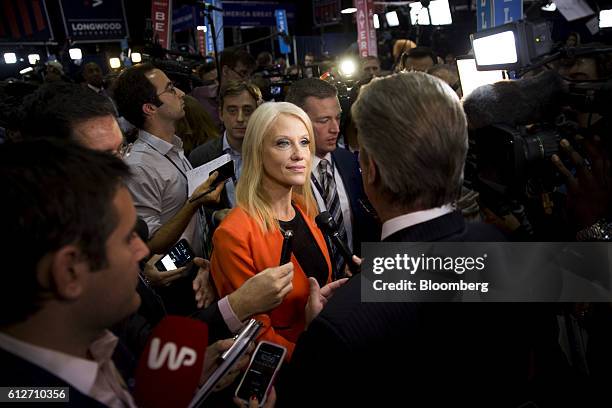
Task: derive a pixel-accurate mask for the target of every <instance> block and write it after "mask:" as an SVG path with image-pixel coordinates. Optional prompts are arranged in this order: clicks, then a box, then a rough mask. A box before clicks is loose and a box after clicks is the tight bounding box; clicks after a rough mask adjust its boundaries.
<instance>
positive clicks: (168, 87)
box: [157, 82, 177, 96]
mask: <svg viewBox="0 0 612 408" xmlns="http://www.w3.org/2000/svg"><path fill="white" fill-rule="evenodd" d="M176 89H177V88H176V85H174V82H170V83H169V84H168V85H166V89H164V90H163V91H161V92H160V93H158V94H157V96H160V95H162V94H165V93H166V92H168V93H171V94H172V95H175V96H176V93H177V92H176Z"/></svg>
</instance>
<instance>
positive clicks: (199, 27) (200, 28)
mask: <svg viewBox="0 0 612 408" xmlns="http://www.w3.org/2000/svg"><path fill="white" fill-rule="evenodd" d="M196 30H198V31H204V32H206V26H197V27H196Z"/></svg>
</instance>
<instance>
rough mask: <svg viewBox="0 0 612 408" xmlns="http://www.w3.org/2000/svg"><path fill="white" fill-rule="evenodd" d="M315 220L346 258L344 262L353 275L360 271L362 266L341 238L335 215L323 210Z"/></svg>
mask: <svg viewBox="0 0 612 408" xmlns="http://www.w3.org/2000/svg"><path fill="white" fill-rule="evenodd" d="M315 222H316V223H317V226H318V227H319V229H320V230H321V231H323V233H324V234H325V235H327V236H328V237H329V239H331V241H332V243H333V244H334V245H335V246H336V248H338V250H339V251H340V253H341V254H342V257H343V258H344V262H346V264H347V265H348V267H349V270H350V271H351V272H352V273H353V275H354V274H356V273H359V272H360V270H361V268H360V267H359V265H357V264H356V263H355V261H353V254H352V253H351V251H349V249H348V248H347V246H346V244H345V243H344V242H343V241H342V239H340V234H339V233H338V226H337V225H336V222H335V221H334V217H332V216H331V214H330V213H329V212H328V211H323V212H322V213H321V214H319V215H317V217H316V218H315Z"/></svg>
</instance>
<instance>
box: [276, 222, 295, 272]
mask: <svg viewBox="0 0 612 408" xmlns="http://www.w3.org/2000/svg"><path fill="white" fill-rule="evenodd" d="M292 244H293V231H292V230H287V231H285V232H284V233H283V249H282V250H281V258H280V265H284V264H286V263H287V262H289V261H290V260H291V250H292ZM280 265H279V266H280Z"/></svg>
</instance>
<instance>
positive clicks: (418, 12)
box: [410, 0, 453, 25]
mask: <svg viewBox="0 0 612 408" xmlns="http://www.w3.org/2000/svg"><path fill="white" fill-rule="evenodd" d="M428 9H429V13H428V12H427V10H428ZM430 15H431V22H430V21H429V16H430ZM410 21H411V22H412V25H417V24H418V25H448V24H452V23H453V17H452V15H451V11H450V6H449V5H448V0H432V1H431V3H429V7H428V8H427V9H426V8H425V7H423V5H422V4H421V2H418V1H417V2H414V3H410Z"/></svg>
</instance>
